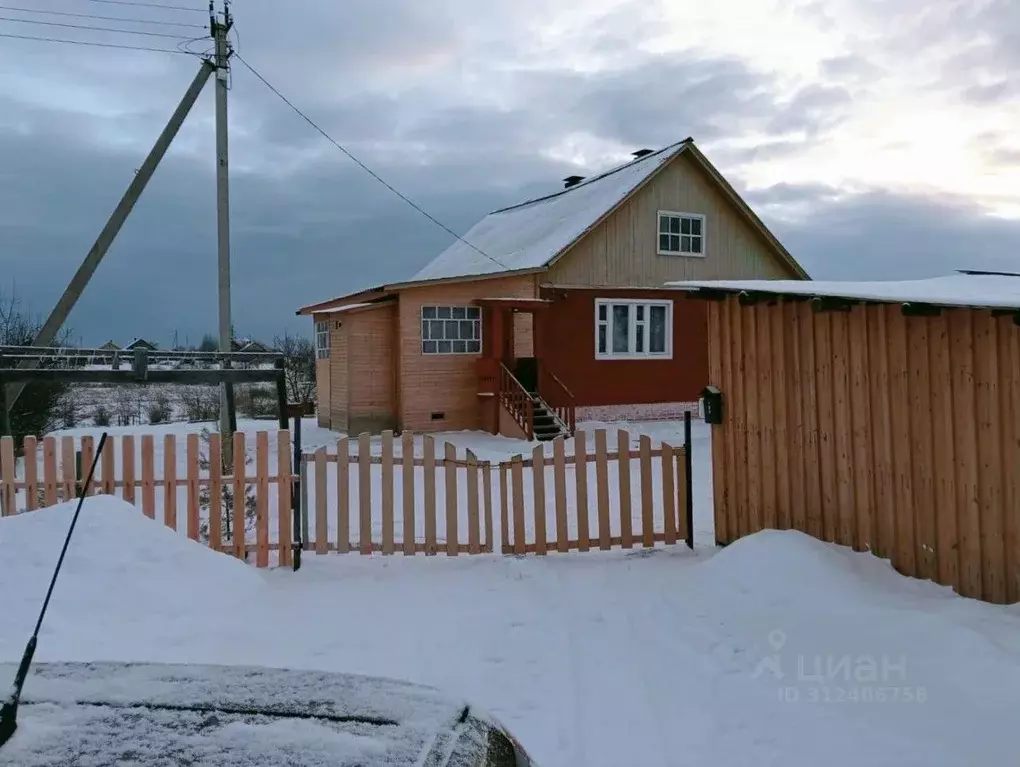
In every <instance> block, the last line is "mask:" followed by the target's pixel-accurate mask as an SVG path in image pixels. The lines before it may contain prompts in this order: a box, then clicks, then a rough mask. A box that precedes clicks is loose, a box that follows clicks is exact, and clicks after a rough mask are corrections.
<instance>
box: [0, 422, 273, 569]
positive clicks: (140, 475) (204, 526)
mask: <svg viewBox="0 0 1020 767" xmlns="http://www.w3.org/2000/svg"><path fill="white" fill-rule="evenodd" d="M270 437H271V435H270V433H269V432H264V431H263V432H258V433H256V434H255V440H254V442H255V445H254V448H255V449H254V451H252V450H250V449H249V448H250V446H251V442H250V441H249V439H248V438H247V437H246V435H245V434H243V433H237V434H234V436H233V440H234V465H233V466H232V467H231V468H232V471H231V472H230V473H224V472H223V471H222V469H221V463H220V461H219V460H218V459H217V460H211V461H210V460H208V458H209V456H219V455H220V436H219V434H215V433H213V434H209V435H208V436H207V437H205V438H204V439H203V438H202V437H200V435H198V434H189V435H187V436H186V437H185V439H184V446H183V448H184V449H183V451H182V450H181V449H180V447H181V446H180V444H179V442H178V440H177V437H176V436H175V435H173V434H167V435H165V436H164V437H163V439H162V440H159V441H157V440H156V439H155V437H154V436H153V435H151V434H146V435H142V436H141V438H140V439H137V440H136V438H135V437H134V436H131V435H126V436H116V437H108V438H107V440H106V444H105V447H104V449H103V454H102V455H101V456H100V457H99V462H98V464H97V467H96V475H95V479H94V481H93V484H92V485H91V486H90V487H89V489H88V491H87V492H88V494H89V495H95V494H104V495H114V496H117V497H120V498H122V499H123V500H125V501H127V502H128V503H131V504H135V505H137V506H140V507H141V510H142V513H143V514H145V516H147V517H149V518H150V519H161V520H162V521H163V523H164V524H165V525H166V526H167V527H171V528H173V529H175V530H177V531H179V532H181V533H183V534H185V535H187V536H188V537H189V538H191V539H192V540H196V541H202V542H204V543H207V544H208V545H209V546H210V547H211V548H213V549H216V550H218V551H225V552H229V553H232V554H234V555H235V556H237V557H239V558H241V559H246V560H247V559H248V558H249V555H250V554H252V553H254V564H255V565H256V566H258V567H267V566H268V565H269V564H270V552H271V551H278V552H279V557H278V562H279V564H281V565H288V564H290V561H291V540H292V539H291V530H292V527H293V521H292V520H293V512H292V506H291V476H290V471H291V456H290V450H291V443H290V432H288V431H277V432H274V433H273V440H272V441H273V442H275V449H272V450H271V439H270ZM23 454H24V457H23V470H22V471H21V472H17V471H16V468H15V467H16V465H17V464H16V463H15V455H14V442H13V440H12V439H11V438H10V437H4V438H2V439H0V514H2V515H4V516H9V515H12V514H16V513H20V512H28V511H34V510H36V509H38V508H41V507H44V506H52V505H54V504H57V503H61V502H65V501H69V500H71V499H73V498H75V497H77V494H78V492H79V490H80V488H81V485H82V483H83V479H84V475H86V474H87V473H88V468H89V466H90V465H91V463H92V460H93V458H94V457H95V441H94V440H93V438H92V437H88V436H85V437H81V438H80V439H78V440H76V439H75V438H74V437H61V438H59V439H58V438H55V437H46V438H45V439H43V440H38V439H36V438H35V437H26V438H25V440H24V444H23ZM157 467H161V469H162V471H160V469H159V468H157ZM235 498H243V499H244V501H243V502H242V503H234V502H233V499H235ZM237 531H243V533H242V534H238V533H237Z"/></svg>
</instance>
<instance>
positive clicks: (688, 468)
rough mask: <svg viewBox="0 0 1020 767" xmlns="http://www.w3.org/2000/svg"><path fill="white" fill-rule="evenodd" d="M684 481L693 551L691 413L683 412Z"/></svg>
mask: <svg viewBox="0 0 1020 767" xmlns="http://www.w3.org/2000/svg"><path fill="white" fill-rule="evenodd" d="M684 481H685V482H686V483H687V509H686V511H687V548H689V549H691V550H693V549H694V464H693V463H692V462H691V411H690V410H685V411H684Z"/></svg>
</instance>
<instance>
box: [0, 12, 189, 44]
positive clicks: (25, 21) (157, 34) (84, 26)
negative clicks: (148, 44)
mask: <svg viewBox="0 0 1020 767" xmlns="http://www.w3.org/2000/svg"><path fill="white" fill-rule="evenodd" d="M0 21H13V22H15V23H18V24H38V25H41V26H44V27H61V28H63V29H86V30H89V31H90V32H121V33H123V34H127V35H145V37H165V38H170V39H171V40H180V39H181V35H170V34H167V33H165V32H145V31H144V30H138V29H114V28H113V27H93V26H89V25H87V24H71V23H70V22H66V21H40V20H38V19H16V18H13V17H12V16H0Z"/></svg>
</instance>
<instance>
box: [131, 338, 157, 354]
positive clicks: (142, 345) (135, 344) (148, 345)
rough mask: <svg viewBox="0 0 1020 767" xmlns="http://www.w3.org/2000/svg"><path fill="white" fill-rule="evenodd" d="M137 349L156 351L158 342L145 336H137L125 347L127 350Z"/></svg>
mask: <svg viewBox="0 0 1020 767" xmlns="http://www.w3.org/2000/svg"><path fill="white" fill-rule="evenodd" d="M135 349H148V350H149V351H150V352H154V351H156V344H154V343H152V342H150V341H146V340H145V339H144V338H136V339H135V340H134V341H132V342H131V343H129V344H128V345H127V346H125V347H124V351H126V352H130V351H134V350H135Z"/></svg>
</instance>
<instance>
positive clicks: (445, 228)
mask: <svg viewBox="0 0 1020 767" xmlns="http://www.w3.org/2000/svg"><path fill="white" fill-rule="evenodd" d="M234 57H235V58H236V59H237V60H238V61H240V62H241V63H242V64H244V66H245V68H247V69H248V71H249V72H251V73H252V74H253V75H255V77H256V78H258V79H259V80H260V81H261V82H262V84H263V85H265V86H266V87H267V88H268V89H269V90H271V91H272V92H273V93H274V94H276V96H277V97H279V99H280V100H281V101H282V102H283V103H284V104H286V105H287V106H289V107H290V108H291V109H293V110H294V111H295V112H296V113H297V114H298V115H299V116H300V117H301V119H303V120H304V121H305V122H306V123H308V124H309V125H311V126H312V127H313V128H314V129H315V130H316V131H318V132H319V133H320V134H321V135H322V137H323V138H325V139H326V140H327V141H329V143H331V144H332V145H333V146H335V147H336V148H337V149H339V150H340V151H341V152H343V153H344V154H345V155H347V157H348V158H349V159H351V160H353V161H354V163H355V164H356V165H358V166H359V167H360V168H361V169H362V170H363V171H365V172H366V173H367V174H368V175H370V176H371V177H372V178H374V179H375V180H376V181H378V182H379V183H380V184H382V185H383V186H384V187H386V188H387V189H389V190H390V191H391V192H393V194H395V195H396V196H397V197H399V198H400V199H401V200H403V201H404V202H406V203H407V204H408V205H410V206H411V207H412V208H414V209H415V210H416V211H418V212H419V213H421V215H423V216H424V217H425V218H427V219H428V220H429V221H431V222H432V223H433V224H435V225H436V226H438V227H439V228H440V229H442V230H443V231H445V232H446V233H447V234H451V235H453V236H454V237H456V238H457V239H458V240H459V241H460V242H463V243H464V244H465V245H467V246H468V247H469V248H471V249H472V250H473V251H475V252H476V253H478V254H479V255H482V256H484V257H485V258H487V259H488V260H490V261H492V263H494V264H496V266H498V267H500V268H501V269H506V270H507V271H513V270H512V269H511V268H510V267H509V266H507V265H506V264H504V263H502V262H501V261H499V260H498V259H496V258H493V257H492V256H490V255H489V254H488V253H486V252H485V251H484V250H481V249H480V248H478V247H477V246H475V245H473V244H471V243H470V242H468V241H467V240H465V239H464V238H463V237H461V236H460V235H459V234H457V232H455V231H453V229H451V228H450V227H448V226H447V225H446V224H444V223H443V222H442V221H440V220H439V219H437V218H436V217H435V216H433V215H432V214H430V213H429V212H428V211H426V210H425V209H424V208H422V207H421V206H419V205H418V204H417V203H415V202H414V201H413V200H411V199H410V198H409V197H407V196H406V195H404V194H403V193H402V192H400V191H399V190H398V189H396V188H395V187H394V186H392V185H391V184H390V183H389V182H387V181H386V180H385V179H383V178H382V176H380V175H379V174H378V173H376V172H375V171H374V170H372V169H371V168H369V167H368V166H367V165H365V163H363V162H362V161H361V160H359V159H358V158H357V157H355V156H354V155H353V154H351V153H350V152H349V151H348V150H347V148H346V147H344V146H343V145H342V144H341V143H340V142H339V141H337V140H336V139H334V138H333V137H332V136H330V135H329V134H328V133H326V131H325V130H323V129H322V128H320V127H319V125H318V124H317V123H316V122H315V121H314V120H312V118H310V117H309V116H308V115H306V114H305V113H304V112H302V111H301V110H300V109H298V108H297V107H296V106H295V105H294V103H293V102H292V101H291V100H290V99H288V98H287V97H286V96H284V95H283V94H282V93H280V91H278V90H277V89H276V88H275V87H273V85H272V84H271V83H270V82H269V81H268V80H266V78H264V77H263V76H262V75H261V74H259V72H258V70H257V69H255V67H253V66H252V65H251V64H249V63H248V62H247V61H245V60H244V59H243V58H242V57H241V54H239V53H237V52H236V51H235V52H234Z"/></svg>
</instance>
